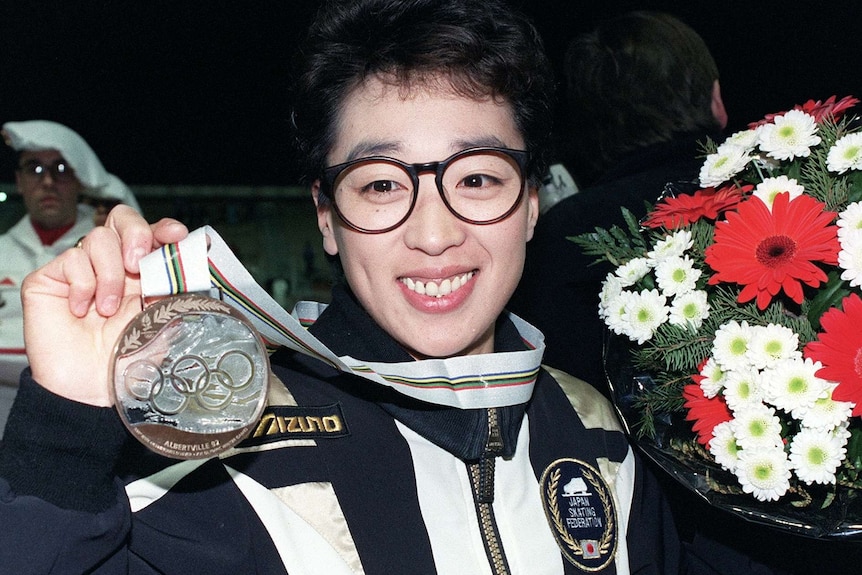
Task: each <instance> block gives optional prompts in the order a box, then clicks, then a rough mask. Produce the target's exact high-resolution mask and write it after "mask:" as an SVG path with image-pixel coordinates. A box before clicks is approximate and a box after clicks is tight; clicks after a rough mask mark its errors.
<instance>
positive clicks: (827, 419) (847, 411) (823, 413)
mask: <svg viewBox="0 0 862 575" xmlns="http://www.w3.org/2000/svg"><path fill="white" fill-rule="evenodd" d="M836 387H838V384H837V383H832V382H829V384H828V385H827V388H828V390H829V395H828V397H821V398H818V399H817V400H816V401H815V402H814V405H812V406H810V407H809V408H807V409H799V410H794V411H793V414H792V415H793V417H794V418H795V419H798V420H799V421H800V422H802V425H803V427H810V428H814V429H834V428H836V427H839V426H841V425H844V424H847V423H848V422H849V421H850V415H851V414H852V413H853V408H854V407H855V405H856V404H855V403H853V402H850V401H835V400H834V399H832V392H833V391H835V388H836Z"/></svg>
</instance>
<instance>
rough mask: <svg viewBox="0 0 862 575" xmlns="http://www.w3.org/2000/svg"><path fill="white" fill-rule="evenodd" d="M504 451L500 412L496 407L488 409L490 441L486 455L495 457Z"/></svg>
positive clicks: (486, 444)
mask: <svg viewBox="0 0 862 575" xmlns="http://www.w3.org/2000/svg"><path fill="white" fill-rule="evenodd" d="M502 452H503V432H502V431H500V414H499V412H498V411H497V408H496V407H491V408H489V409H488V441H487V442H486V443H485V455H486V456H488V455H490V456H491V457H495V456H497V455H499V454H500V453H502Z"/></svg>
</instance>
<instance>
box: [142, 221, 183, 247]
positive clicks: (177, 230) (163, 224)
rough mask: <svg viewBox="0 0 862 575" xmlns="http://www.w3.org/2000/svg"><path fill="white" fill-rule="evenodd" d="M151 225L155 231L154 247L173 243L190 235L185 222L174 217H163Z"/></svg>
mask: <svg viewBox="0 0 862 575" xmlns="http://www.w3.org/2000/svg"><path fill="white" fill-rule="evenodd" d="M150 227H151V229H152V231H153V238H154V239H155V241H156V244H155V245H154V246H153V247H160V246H163V245H165V244H173V243H176V242H178V241H180V240H183V239H185V238H186V236H187V235H189V229H188V228H187V227H186V226H185V224H183V223H182V222H179V221H177V220H174V219H172V218H164V219H161V220H159V221H158V222H156V223H154V224H153V225H152V226H150Z"/></svg>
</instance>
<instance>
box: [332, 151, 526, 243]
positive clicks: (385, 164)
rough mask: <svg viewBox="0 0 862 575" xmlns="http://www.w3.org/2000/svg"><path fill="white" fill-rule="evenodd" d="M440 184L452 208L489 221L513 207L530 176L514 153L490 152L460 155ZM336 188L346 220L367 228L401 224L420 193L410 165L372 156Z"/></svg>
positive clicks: (469, 217)
mask: <svg viewBox="0 0 862 575" xmlns="http://www.w3.org/2000/svg"><path fill="white" fill-rule="evenodd" d="M439 185H442V190H441V191H442V193H443V196H444V198H445V201H446V202H447V204H448V206H449V209H450V210H452V211H453V212H455V213H456V214H458V215H459V216H461V217H462V218H464V219H466V220H468V221H471V222H474V223H486V222H491V221H494V220H496V219H498V218H500V217H502V216H504V215H506V213H507V212H508V211H510V210H511V209H512V207H513V206H514V205H515V204H516V203H517V202H518V200H519V199H520V195H521V193H522V191H523V185H524V180H523V177H522V175H521V170H520V167H519V165H518V162H517V161H516V160H515V159H514V158H513V157H511V156H509V155H508V154H506V153H504V152H498V151H494V150H485V151H482V152H479V153H473V154H465V155H463V156H458V157H456V158H454V159H453V160H452V161H451V162H450V163H449V165H448V166H446V168H445V170H444V172H443V176H442V181H441V182H440V183H439ZM333 188H334V199H335V204H336V205H337V206H338V210H339V212H340V214H341V216H342V218H344V219H345V220H347V222H348V223H349V224H352V225H353V226H356V227H358V228H362V229H365V230H384V229H387V228H390V227H392V226H395V225H397V224H398V223H399V222H401V220H402V219H404V218H405V216H407V214H408V213H409V212H410V209H411V206H412V204H413V197H414V194H415V193H417V192H416V190H414V183H413V178H412V176H411V174H410V172H409V171H408V169H407V168H405V167H404V166H402V165H400V164H398V163H395V162H394V161H388V160H386V159H369V160H368V161H365V162H357V163H356V164H353V165H351V166H349V167H347V168H346V169H345V170H344V171H342V172H341V174H339V177H338V178H337V179H336V181H335V183H334V186H333ZM438 189H439V188H438Z"/></svg>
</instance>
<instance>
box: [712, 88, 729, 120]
mask: <svg viewBox="0 0 862 575" xmlns="http://www.w3.org/2000/svg"><path fill="white" fill-rule="evenodd" d="M712 115H713V117H714V118H715V121H716V122H717V123H718V126H719V128H720V129H722V130H723V129H725V128H726V127H727V110H725V109H724V100H723V99H722V97H721V86H720V85H719V84H718V80H716V81H715V82H713V83H712Z"/></svg>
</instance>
